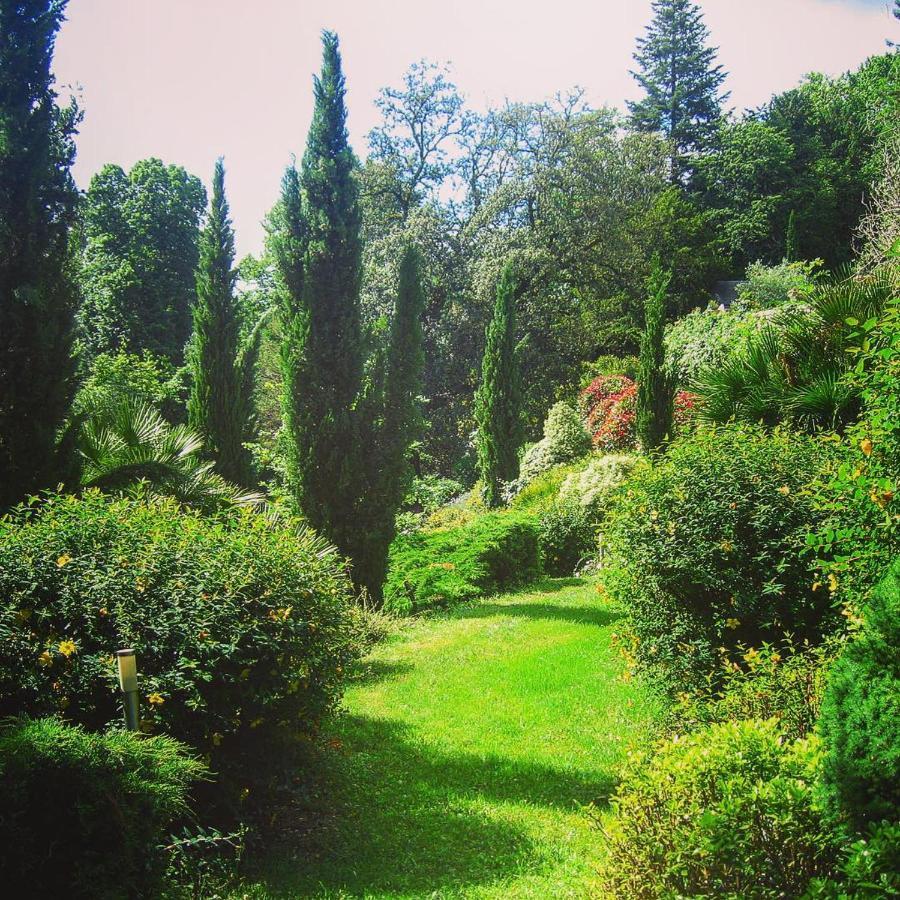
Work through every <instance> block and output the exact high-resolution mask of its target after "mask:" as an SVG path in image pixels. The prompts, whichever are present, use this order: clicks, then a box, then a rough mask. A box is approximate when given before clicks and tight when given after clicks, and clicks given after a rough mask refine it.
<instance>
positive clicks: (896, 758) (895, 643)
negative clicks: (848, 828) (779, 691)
mask: <svg viewBox="0 0 900 900" xmlns="http://www.w3.org/2000/svg"><path fill="white" fill-rule="evenodd" d="M820 730H821V734H822V739H823V741H824V743H825V748H826V754H825V768H824V784H825V786H826V789H827V795H828V798H829V800H830V806H831V808H832V810H833V811H834V812H835V813H837V814H838V815H839V816H842V817H846V818H847V820H848V821H849V822H850V823H851V825H852V827H853V828H855V829H856V830H857V831H864V830H865V828H866V826H867V825H869V824H870V823H877V822H880V821H882V820H887V821H890V822H900V562H898V563H897V564H896V565H895V566H894V568H893V570H892V571H891V572H890V573H889V574H888V576H887V578H885V580H884V581H883V582H882V584H881V585H880V587H879V588H878V590H877V591H876V592H875V594H874V596H873V597H872V601H871V603H870V604H869V605H868V606H867V607H866V608H865V611H864V622H863V626H862V631H861V633H860V634H859V636H858V637H856V638H855V639H854V640H852V641H851V642H850V643H849V644H848V646H847V647H846V649H845V650H844V652H843V654H842V655H841V657H840V659H838V661H837V662H836V663H835V665H834V667H833V669H832V671H831V673H830V675H829V679H828V690H827V692H826V694H825V698H824V701H823V706H822V718H821V721H820Z"/></svg>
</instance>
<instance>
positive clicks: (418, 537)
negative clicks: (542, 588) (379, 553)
mask: <svg viewBox="0 0 900 900" xmlns="http://www.w3.org/2000/svg"><path fill="white" fill-rule="evenodd" d="M539 573H540V550H539V545H538V526H537V523H536V522H535V520H534V518H533V517H531V516H527V515H524V514H521V513H511V512H510V513H492V514H489V515H483V516H481V517H479V518H478V519H476V520H475V521H474V522H472V523H471V524H467V525H463V526H461V527H457V528H450V529H446V530H436V531H420V532H417V533H415V534H410V535H402V536H400V537H399V538H398V539H397V540H396V541H395V542H394V544H393V546H392V547H391V557H390V567H389V569H388V577H387V583H386V585H385V590H384V594H385V605H386V606H387V607H388V608H389V609H392V610H395V611H397V612H415V611H418V610H420V609H424V608H426V607H429V606H445V605H448V604H451V603H456V602H460V601H464V600H475V599H477V598H478V597H481V596H484V595H485V594H491V593H494V592H496V591H497V590H500V589H501V588H509V587H513V586H515V585H517V584H525V583H527V582H528V581H529V580H532V579H533V578H535V577H536V576H537V575H538V574H539Z"/></svg>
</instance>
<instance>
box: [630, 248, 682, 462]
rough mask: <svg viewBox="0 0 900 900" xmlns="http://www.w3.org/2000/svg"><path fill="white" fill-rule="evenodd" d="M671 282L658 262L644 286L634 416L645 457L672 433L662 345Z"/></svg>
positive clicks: (668, 381)
mask: <svg viewBox="0 0 900 900" xmlns="http://www.w3.org/2000/svg"><path fill="white" fill-rule="evenodd" d="M671 280H672V273H671V272H666V271H664V270H663V269H662V267H661V266H660V264H659V261H658V260H657V262H656V265H655V266H654V269H653V274H652V275H651V276H650V280H649V283H648V285H647V302H646V304H645V306H644V333H643V335H642V336H641V354H640V364H639V371H638V390H637V397H636V401H635V416H634V426H635V431H636V433H637V437H638V442H639V443H640V445H641V448H642V449H643V450H644V452H645V453H650V452H652V451H653V450H656V449H657V448H658V447H660V446H661V444H662V443H663V441H665V440H666V439H667V438H669V437H670V436H671V431H672V422H673V409H672V407H673V402H674V396H673V394H674V392H673V390H672V381H671V378H670V377H669V375H668V373H667V372H666V366H665V363H666V350H665V343H664V339H665V328H666V292H667V291H668V289H669V282H670V281H671Z"/></svg>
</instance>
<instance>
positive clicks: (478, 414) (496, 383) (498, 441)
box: [475, 263, 522, 506]
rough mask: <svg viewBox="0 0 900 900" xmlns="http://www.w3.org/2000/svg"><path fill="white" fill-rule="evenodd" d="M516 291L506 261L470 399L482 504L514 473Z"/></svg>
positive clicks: (517, 439)
mask: <svg viewBox="0 0 900 900" xmlns="http://www.w3.org/2000/svg"><path fill="white" fill-rule="evenodd" d="M516 299H517V291H516V284H515V279H514V276H513V268H512V264H511V263H507V264H506V265H505V266H504V267H503V271H502V273H501V275H500V281H499V283H498V284H497V296H496V301H495V303H494V314H493V318H492V319H491V321H490V323H489V324H488V327H487V333H486V340H485V349H484V357H483V359H482V362H481V385H480V387H479V389H478V393H477V394H476V397H475V420H476V423H477V425H478V434H477V445H478V469H479V472H480V475H481V481H482V490H483V492H484V501H485V503H486V504H487V505H488V506H497V505H498V504H499V503H500V500H501V495H500V490H501V485H502V484H503V482H506V481H512V480H513V479H514V478H515V477H516V476H517V475H518V473H519V447H520V446H521V444H522V415H521V383H520V382H521V377H520V372H519V359H518V353H517V351H516V340H515V330H516Z"/></svg>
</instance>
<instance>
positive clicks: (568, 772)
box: [250, 579, 654, 898]
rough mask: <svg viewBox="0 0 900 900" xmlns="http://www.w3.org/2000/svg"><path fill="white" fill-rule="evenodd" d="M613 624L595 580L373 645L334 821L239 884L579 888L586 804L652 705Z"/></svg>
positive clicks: (405, 889)
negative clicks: (295, 853)
mask: <svg viewBox="0 0 900 900" xmlns="http://www.w3.org/2000/svg"><path fill="white" fill-rule="evenodd" d="M616 618H617V616H616V613H615V612H614V611H612V610H610V609H609V608H607V607H606V606H605V605H603V603H602V601H600V599H599V598H598V596H597V593H596V589H595V588H594V586H593V585H591V584H590V583H588V582H582V581H578V580H575V579H567V580H555V581H547V582H544V583H542V584H540V585H538V586H536V587H534V588H532V589H531V590H530V591H529V592H527V593H519V594H513V595H509V596H505V597H501V598H495V599H491V600H489V601H485V602H484V603H481V604H473V605H469V606H466V607H462V608H459V609H456V610H454V611H452V612H449V613H447V614H445V615H442V616H439V617H435V618H430V619H426V620H422V621H417V622H414V623H412V624H410V625H409V626H408V627H407V628H405V629H404V630H403V632H402V633H401V634H400V635H399V636H398V637H396V638H394V639H393V640H391V641H389V642H388V643H386V644H385V645H383V646H381V647H379V648H378V649H377V650H376V651H375V653H373V654H372V655H371V656H370V657H369V658H368V659H367V660H365V662H364V664H363V665H362V667H361V670H360V672H359V673H358V676H357V678H356V680H355V681H354V682H353V684H352V686H351V688H350V690H349V691H348V692H347V696H346V704H345V705H346V710H347V712H346V714H345V715H344V716H342V717H341V718H340V719H339V720H338V721H337V722H336V724H335V726H334V728H333V732H334V740H335V742H339V744H338V743H335V746H336V747H338V748H339V749H338V752H337V754H336V755H337V756H338V758H339V760H340V762H339V764H338V765H337V766H336V771H335V772H334V773H333V776H332V778H333V781H334V784H333V785H332V786H331V787H330V788H329V791H334V792H335V793H336V796H337V798H338V800H337V806H338V809H337V812H336V813H335V814H334V816H333V821H326V822H325V823H324V826H323V827H321V828H320V829H319V830H320V831H321V836H320V837H319V839H318V840H319V844H320V846H319V847H318V849H316V848H315V847H314V848H312V849H311V850H306V851H305V852H304V856H303V858H302V859H297V860H290V859H289V858H286V857H285V858H282V859H281V860H280V861H278V862H276V863H274V864H273V865H272V867H271V871H269V872H267V873H266V875H267V877H266V879H265V887H263V886H262V885H257V886H256V887H255V888H251V889H250V896H252V897H273V898H274V897H316V898H349V897H366V898H369V897H371V898H375V897H392V898H399V897H434V898H445V897H467V898H468V897H479V898H486V897H495V898H501V897H502V898H518V897H533V898H564V897H585V896H588V895H589V894H590V889H591V883H592V879H593V869H594V863H595V861H596V858H597V853H598V845H599V840H598V834H597V832H596V831H594V830H593V829H592V827H591V824H590V821H589V819H588V818H587V816H585V815H584V813H583V812H582V811H581V806H582V805H583V804H586V803H589V802H590V801H596V800H598V799H599V800H601V801H602V798H603V797H604V796H605V795H606V794H607V792H608V791H609V790H610V788H611V786H612V784H613V777H614V772H615V768H616V765H617V763H618V761H619V760H620V759H621V757H622V754H623V752H624V750H625V748H626V747H627V745H628V743H629V742H632V741H634V740H636V739H638V738H639V737H640V735H641V734H642V732H644V731H645V730H646V727H647V725H648V724H649V722H650V720H651V719H652V717H653V714H654V710H653V706H652V703H651V702H650V701H649V700H648V699H647V698H646V697H644V696H643V695H642V694H641V692H640V689H639V688H638V687H636V686H634V685H629V684H625V683H623V682H622V681H621V680H619V679H618V678H617V675H618V672H619V670H620V666H619V661H618V659H617V657H616V654H615V652H614V650H613V648H612V647H611V643H610V634H611V633H612V631H614V622H615V620H616Z"/></svg>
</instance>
